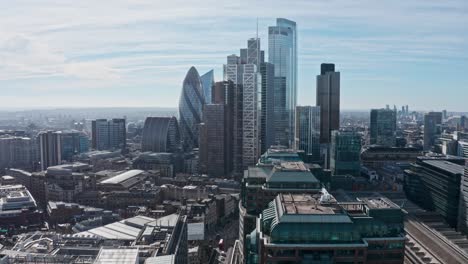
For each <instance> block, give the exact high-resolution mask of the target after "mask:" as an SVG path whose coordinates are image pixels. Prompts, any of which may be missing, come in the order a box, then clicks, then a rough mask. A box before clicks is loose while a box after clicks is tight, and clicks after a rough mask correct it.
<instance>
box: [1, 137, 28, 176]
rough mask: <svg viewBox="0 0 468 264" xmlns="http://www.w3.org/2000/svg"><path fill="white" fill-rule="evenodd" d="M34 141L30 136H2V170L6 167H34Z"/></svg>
mask: <svg viewBox="0 0 468 264" xmlns="http://www.w3.org/2000/svg"><path fill="white" fill-rule="evenodd" d="M33 145H34V142H33V141H32V140H31V138H28V137H17V136H10V135H5V136H1V137H0V171H1V170H4V169H5V168H19V169H32V168H33V162H34V155H33V147H34V146H33Z"/></svg>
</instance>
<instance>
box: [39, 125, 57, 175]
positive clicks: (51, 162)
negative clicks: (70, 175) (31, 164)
mask: <svg viewBox="0 0 468 264" xmlns="http://www.w3.org/2000/svg"><path fill="white" fill-rule="evenodd" d="M38 138H39V147H40V156H41V170H42V171H45V170H46V169H47V168H48V167H50V166H55V165H59V164H60V163H61V162H62V146H61V141H60V133H56V132H53V131H47V132H41V133H40V134H39V136H38Z"/></svg>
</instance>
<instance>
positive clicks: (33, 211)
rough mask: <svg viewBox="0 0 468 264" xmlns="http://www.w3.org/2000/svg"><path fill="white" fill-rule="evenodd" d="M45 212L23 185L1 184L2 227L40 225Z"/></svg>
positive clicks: (0, 215)
mask: <svg viewBox="0 0 468 264" xmlns="http://www.w3.org/2000/svg"><path fill="white" fill-rule="evenodd" d="M42 223H43V213H42V211H41V210H39V209H38V208H37V204H36V200H35V199H34V197H33V196H32V195H31V193H30V192H29V191H28V189H27V188H26V187H24V186H23V185H4V186H0V227H5V228H10V227H20V226H33V225H36V226H39V225H42Z"/></svg>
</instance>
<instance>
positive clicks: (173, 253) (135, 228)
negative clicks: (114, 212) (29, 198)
mask: <svg viewBox="0 0 468 264" xmlns="http://www.w3.org/2000/svg"><path fill="white" fill-rule="evenodd" d="M0 255H1V257H0V261H2V263H76V264H78V263H150V264H151V263H177V264H179V263H180V264H188V246H187V217H186V216H183V215H180V214H171V215H167V216H164V217H160V218H150V217H146V216H141V215H137V216H135V217H131V218H127V219H124V220H120V221H117V222H113V223H111V224H107V225H104V226H100V227H96V228H92V229H89V230H87V231H83V232H79V233H76V234H73V235H70V234H65V235H64V234H58V233H55V232H40V231H37V232H33V233H25V234H23V235H22V236H20V237H19V239H17V241H16V244H15V245H14V246H13V247H12V248H11V249H7V250H0ZM163 258H164V259H163ZM168 259H169V260H170V261H171V262H163V261H167V260H168Z"/></svg>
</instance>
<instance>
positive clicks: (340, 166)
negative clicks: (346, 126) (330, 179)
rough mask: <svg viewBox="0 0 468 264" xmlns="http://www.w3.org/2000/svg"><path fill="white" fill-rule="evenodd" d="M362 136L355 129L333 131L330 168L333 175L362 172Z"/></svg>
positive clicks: (353, 174)
mask: <svg viewBox="0 0 468 264" xmlns="http://www.w3.org/2000/svg"><path fill="white" fill-rule="evenodd" d="M360 155H361V136H360V135H359V134H358V133H356V132H354V131H339V130H334V131H332V138H331V147H330V170H331V173H332V175H346V174H349V175H352V176H359V175H360V174H361V158H360Z"/></svg>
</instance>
